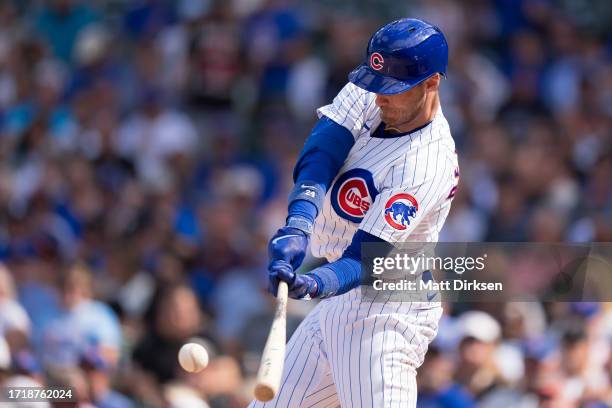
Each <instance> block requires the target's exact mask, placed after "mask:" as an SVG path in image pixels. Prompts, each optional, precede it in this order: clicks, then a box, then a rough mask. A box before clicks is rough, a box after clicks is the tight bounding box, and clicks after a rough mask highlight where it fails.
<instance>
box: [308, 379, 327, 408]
mask: <svg viewBox="0 0 612 408" xmlns="http://www.w3.org/2000/svg"><path fill="white" fill-rule="evenodd" d="M333 386H334V383H333V382H332V383H331V384H328V385H326V386H325V387H323V388H321V389H319V390H316V391H315V392H313V393H312V394H308V395H307V396H306V397H305V398H306V399H307V398H311V397H314V396H315V395H317V394H320V393H322V392H323V391H325V390H327V389H328V388H329V387H333ZM332 395H333V393H332ZM315 405H316V403H315ZM311 406H312V405H311Z"/></svg>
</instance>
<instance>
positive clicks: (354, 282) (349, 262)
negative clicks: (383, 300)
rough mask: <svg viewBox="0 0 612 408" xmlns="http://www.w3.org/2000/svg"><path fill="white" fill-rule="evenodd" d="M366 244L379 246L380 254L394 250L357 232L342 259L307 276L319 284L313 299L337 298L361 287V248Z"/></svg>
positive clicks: (371, 236)
mask: <svg viewBox="0 0 612 408" xmlns="http://www.w3.org/2000/svg"><path fill="white" fill-rule="evenodd" d="M364 243H366V244H367V243H375V244H377V245H379V246H380V248H378V250H379V251H378V252H381V253H385V254H386V253H387V252H389V251H391V249H392V248H393V245H391V244H390V243H388V242H386V241H384V240H382V239H380V238H378V237H377V236H374V235H372V234H370V233H367V232H365V231H363V230H361V229H360V230H357V232H356V233H355V235H354V236H353V240H352V242H351V244H350V245H349V246H348V247H347V248H346V250H345V251H344V253H343V254H342V258H340V259H339V260H337V261H335V262H331V263H329V264H327V265H324V266H322V267H320V268H317V269H315V270H313V271H311V272H310V273H308V274H306V275H310V276H311V277H312V278H314V279H315V281H316V283H317V289H316V293H315V295H314V296H313V297H318V298H326V297H330V296H337V295H341V294H343V293H346V292H348V291H349V290H351V289H353V288H356V287H357V286H359V283H360V282H361V261H362V259H361V258H362V257H361V246H362V244H364Z"/></svg>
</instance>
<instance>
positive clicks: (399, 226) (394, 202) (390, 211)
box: [385, 193, 419, 231]
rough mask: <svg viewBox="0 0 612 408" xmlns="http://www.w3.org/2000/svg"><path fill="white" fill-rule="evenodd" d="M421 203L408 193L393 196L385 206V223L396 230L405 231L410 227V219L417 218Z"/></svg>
mask: <svg viewBox="0 0 612 408" xmlns="http://www.w3.org/2000/svg"><path fill="white" fill-rule="evenodd" d="M418 210H419V203H418V202H417V200H416V198H414V197H413V196H411V195H410V194H407V193H401V194H396V195H394V196H392V197H391V198H390V199H389V200H388V201H387V203H386V204H385V221H387V224H389V225H390V226H391V227H393V228H395V229H396V230H399V231H403V230H405V229H406V228H408V226H409V225H410V218H416V214H417V211H418Z"/></svg>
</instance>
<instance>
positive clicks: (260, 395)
mask: <svg viewBox="0 0 612 408" xmlns="http://www.w3.org/2000/svg"><path fill="white" fill-rule="evenodd" d="M274 394H276V393H275V392H274V390H273V389H272V387H270V386H269V385H267V384H257V385H256V386H255V398H257V399H258V400H259V401H261V402H268V401H270V400H272V399H273V398H274Z"/></svg>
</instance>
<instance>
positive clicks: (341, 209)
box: [331, 169, 378, 222]
mask: <svg viewBox="0 0 612 408" xmlns="http://www.w3.org/2000/svg"><path fill="white" fill-rule="evenodd" d="M377 195H378V190H376V187H374V180H373V178H372V173H370V172H369V171H367V170H364V169H351V170H349V171H347V172H346V173H343V174H342V175H340V177H338V179H337V180H336V182H335V183H334V186H333V187H332V190H331V204H332V207H333V208H334V211H336V214H338V215H339V216H340V217H342V218H344V219H345V220H349V221H352V222H361V220H362V219H363V217H364V216H365V214H366V213H367V212H368V210H369V209H370V207H371V206H372V203H373V202H374V199H375V198H376V196H377Z"/></svg>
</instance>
